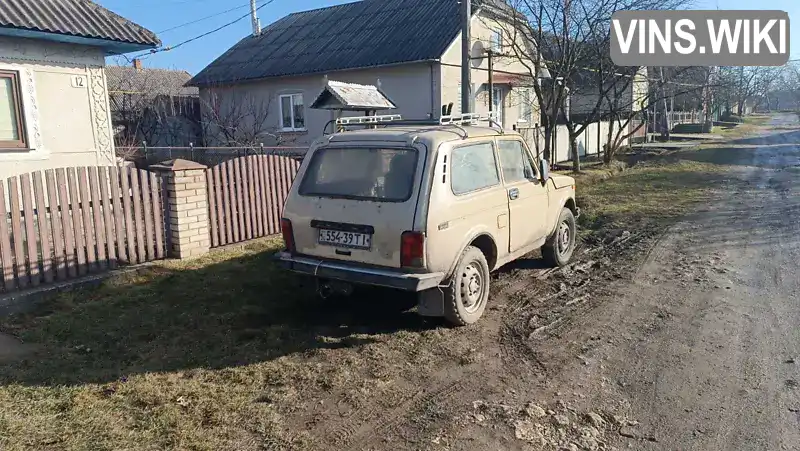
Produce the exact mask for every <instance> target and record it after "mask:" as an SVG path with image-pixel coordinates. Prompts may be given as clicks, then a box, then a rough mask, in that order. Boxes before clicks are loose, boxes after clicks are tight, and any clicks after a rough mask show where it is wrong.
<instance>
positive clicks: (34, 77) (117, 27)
mask: <svg viewBox="0 0 800 451" xmlns="http://www.w3.org/2000/svg"><path fill="white" fill-rule="evenodd" d="M160 45H161V42H160V41H159V39H158V38H157V37H156V35H155V34H154V33H153V32H151V31H149V30H147V29H145V28H143V27H141V26H139V25H137V24H135V23H133V22H131V21H130V20H128V19H126V18H124V17H121V16H119V15H117V14H115V13H113V12H111V11H109V10H108V9H106V8H103V7H102V6H100V5H98V4H97V3H94V2H92V1H90V0H0V179H4V178H7V177H9V176H13V175H17V174H21V173H26V172H31V171H35V170H41V169H48V168H56V167H65V166H96V165H114V164H116V157H115V153H114V135H113V131H112V127H111V114H110V113H111V110H110V108H109V98H108V90H107V78H106V73H105V57H106V56H109V55H119V54H125V53H131V52H141V51H147V50H150V49H153V48H156V47H158V46H160Z"/></svg>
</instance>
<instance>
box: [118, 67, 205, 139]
mask: <svg viewBox="0 0 800 451" xmlns="http://www.w3.org/2000/svg"><path fill="white" fill-rule="evenodd" d="M106 77H107V78H108V82H107V84H108V98H109V102H110V103H109V107H110V108H111V122H112V124H113V127H114V142H115V144H116V145H117V146H122V147H130V146H137V147H138V146H141V145H142V143H143V142H144V143H146V144H147V145H148V146H159V147H169V146H177V147H185V146H188V145H189V144H190V143H191V144H194V145H196V146H199V145H201V144H202V137H201V123H200V95H199V94H200V91H199V89H197V88H196V87H192V86H185V85H186V83H187V82H188V81H189V80H190V79H191V78H192V76H191V75H190V74H189V73H188V72H186V71H184V70H170V69H149V68H143V67H142V66H141V63H140V62H139V60H134V64H133V65H131V66H108V67H106Z"/></svg>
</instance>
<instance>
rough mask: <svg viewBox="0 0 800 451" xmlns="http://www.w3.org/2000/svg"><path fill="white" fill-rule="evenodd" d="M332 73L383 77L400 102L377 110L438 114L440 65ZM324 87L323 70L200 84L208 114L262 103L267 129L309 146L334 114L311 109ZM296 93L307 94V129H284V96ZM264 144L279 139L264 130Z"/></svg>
mask: <svg viewBox="0 0 800 451" xmlns="http://www.w3.org/2000/svg"><path fill="white" fill-rule="evenodd" d="M328 77H329V79H331V80H336V81H342V82H347V83H359V84H371V85H375V84H377V83H378V80H380V85H381V90H382V91H383V92H384V93H385V94H386V95H387V97H389V98H390V99H391V100H392V101H393V102H394V103H395V105H397V109H396V110H391V111H380V112H378V113H377V114H401V115H402V116H403V117H404V118H406V119H425V118H427V117H429V116H428V115H429V114H432V113H437V114H435V115H436V116H438V111H439V110H440V109H441V101H440V98H441V97H440V91H439V86H438V80H439V68H438V64H435V63H414V64H405V65H398V66H387V67H379V68H372V69H360V70H350V71H340V72H332V73H330V74H328ZM324 86H325V78H324V76H323V74H320V75H312V76H303V77H287V78H278V79H269V80H262V81H255V82H249V83H241V84H238V85H236V86H234V87H204V88H201V89H200V98H201V109H203V114H204V117H209V112H210V110H211V109H212V108H216V109H217V111H220V112H222V113H221V114H217V116H226V115H225V114H224V113H225V112H226V111H233V110H236V109H237V108H236V107H235V106H234V105H233V103H236V102H238V103H240V104H252V105H258V106H263V107H264V108H266V109H267V111H268V115H267V117H266V119H265V120H264V121H263V124H264V126H263V127H262V130H263V131H265V132H267V133H275V134H277V135H279V136H280V138H281V140H282V144H284V145H289V146H306V145H309V144H311V142H312V141H314V140H315V139H317V138H319V137H320V136H322V133H323V128H324V127H325V125H326V124H327V123H328V122H329V121H330V120H331V119H333V112H331V111H328V110H312V109H311V108H310V106H311V104H312V103H313V102H314V100H315V99H316V98H317V96H318V95H319V94H320V93H321V92H322V90H323V87H324ZM294 93H301V94H302V95H303V104H304V106H305V122H306V124H305V130H302V131H299V132H281V131H280V106H279V96H280V95H282V94H294ZM214 98H216V99H218V101H219V106H216V107H213V106H212V104H213V103H214V102H213V99H214ZM359 114H360V113H359ZM213 115H214V114H211V116H213ZM221 122H224V121H221ZM209 132H210V136H207V138H208V140H209V144H215V143H216V144H223V143H221V142H220V141H218V140H216V139H215V136H214V135H215V132H214V131H213V130H209ZM216 134H217V135H219V134H218V133H216ZM263 143H264V144H265V145H273V144H274V141H273V140H272V138H271V137H270V136H268V135H265V136H264V139H263Z"/></svg>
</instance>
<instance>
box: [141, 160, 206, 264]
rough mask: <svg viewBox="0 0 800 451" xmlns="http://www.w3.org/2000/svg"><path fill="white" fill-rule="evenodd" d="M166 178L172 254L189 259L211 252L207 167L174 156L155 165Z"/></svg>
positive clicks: (168, 235)
mask: <svg viewBox="0 0 800 451" xmlns="http://www.w3.org/2000/svg"><path fill="white" fill-rule="evenodd" d="M151 169H153V170H155V171H158V173H159V174H160V176H161V177H162V178H163V180H164V186H165V187H166V196H165V197H166V198H165V200H164V218H165V221H164V222H165V224H166V227H167V233H166V236H167V249H168V253H169V256H170V257H173V258H180V259H186V258H191V257H197V256H200V255H204V254H206V253H208V250H209V248H210V247H211V238H210V235H209V222H208V191H207V183H206V169H207V168H206V166H205V165H202V164H200V163H197V162H194V161H189V160H182V159H175V160H169V161H165V162H163V163H161V164H158V165H155V166H152V167H151Z"/></svg>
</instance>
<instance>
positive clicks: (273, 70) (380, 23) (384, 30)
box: [189, 0, 538, 145]
mask: <svg viewBox="0 0 800 451" xmlns="http://www.w3.org/2000/svg"><path fill="white" fill-rule="evenodd" d="M472 4H473V15H472V23H471V25H472V31H471V33H472V41H473V43H472V44H471V45H473V46H479V45H478V44H475V43H476V42H477V41H480V42H481V43H482V45H483V47H484V48H492V49H493V50H494V51H495V52H499V53H502V52H503V50H504V49H508V48H509V47H510V45H511V44H512V43H513V42H512V41H511V37H510V36H509V35H508V31H507V30H509V23H510V22H511V21H505V22H504V21H503V20H504V19H503V14H499V13H498V12H501V13H502V11H504V9H507V8H508V6H506V4H505V3H504V2H502V0H481V1H479V0H473V3H472ZM459 8H460V6H459V3H458V2H457V1H455V0H362V1H358V2H354V3H346V4H342V5H338V6H332V7H328V8H321V9H315V10H310V11H303V12H297V13H293V14H289V15H288V16H286V17H283V18H282V19H279V20H278V21H277V22H274V23H272V24H270V25H269V26H267V27H265V28H264V29H263V30H261V31H260V32H259V33H254V34H253V35H251V36H247V37H245V38H243V39H242V40H241V41H239V42H238V43H237V44H236V45H234V46H233V47H231V48H230V49H229V50H228V51H226V52H225V53H223V54H222V55H221V56H219V57H218V58H217V59H216V60H215V61H213V62H212V63H211V64H210V65H208V66H207V67H206V68H204V69H203V70H202V71H200V72H199V73H198V74H197V75H195V76H194V78H192V80H191V81H190V83H189V84H190V85H192V86H197V87H199V88H200V97H201V109H202V110H203V114H204V116H205V115H207V113H212V114H208V116H220V114H219V112H220V111H225V110H226V109H228V108H235V105H238V104H240V103H242V102H254V103H255V104H257V105H262V106H263V108H265V109H267V111H268V112H269V114H268V117H267V118H266V119H265V120H264V122H263V124H264V125H263V129H264V130H263V133H262V135H261V136H263V137H264V142H265V143H266V142H267V141H268V137H271V136H275V137H277V138H278V140H279V142H293V143H294V144H296V145H305V144H309V143H310V142H312V141H313V140H314V139H316V138H317V137H319V136H321V135H322V133H323V129H324V128H325V126H326V124H327V123H329V121H330V120H331V119H333V118H334V115H335V114H336V113H334V112H331V111H329V110H318V109H311V108H310V106H311V104H312V103H313V102H314V100H315V99H316V98H317V96H318V95H319V94H320V93H321V92H322V91H323V89H324V88H325V86H326V80H335V81H338V82H345V83H356V84H362V85H374V86H378V87H379V88H380V90H381V91H382V92H383V93H385V95H386V96H387V97H388V98H390V99H392V102H394V103H395V104H396V107H397V108H396V109H393V110H391V113H393V114H394V113H396V114H401V115H402V116H403V117H405V118H413V119H423V118H428V117H438V116H439V115H440V114H441V111H442V106H447V105H448V104H450V103H452V104H453V109H452V110H453V112H454V113H457V112H459V111H460V110H461V105H460V103H461V94H460V92H461V27H460V12H459ZM516 44H517V45H521V46H522V45H528V44H527V43H519V42H517V43H516ZM533 66H534V65H533V64H532V63H530V64H528V65H527V67H526V65H525V64H522V63H521V62H520V61H519V60H518V59H516V58H513V57H496V58H495V60H494V71H493V74H494V77H493V79H494V80H493V81H494V83H493V86H494V90H493V92H494V96H493V103H494V105H493V108H492V109H493V110H494V111H497V112H498V113H499V114H500V115H501V118H502V119H501V121H502V123H503V125H504V126H505V127H506V128H509V129H510V128H512V127H513V126H514V125H517V124H530V125H533V123H538V112H537V111H536V105H535V101H534V97H535V96H534V94H533V92H532V89H531V86H532V84H533V83H535V80H534V79H533V77H531V70H530V69H529V67H533ZM472 83H473V86H472V93H473V94H474V96H475V97H474V100H473V103H474V105H473V108H472V111H475V112H479V113H486V112H488V111H489V108H490V107H489V95H488V90H489V79H488V61H487V59H486V58H482V59H476V60H474V61H473V64H472ZM381 113H382V112H379V113H378V114H381ZM204 120H206V119H204ZM220 128H221V129H230V128H231V127H230V126H227V125H226V124H220ZM211 139H213V137H211Z"/></svg>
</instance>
